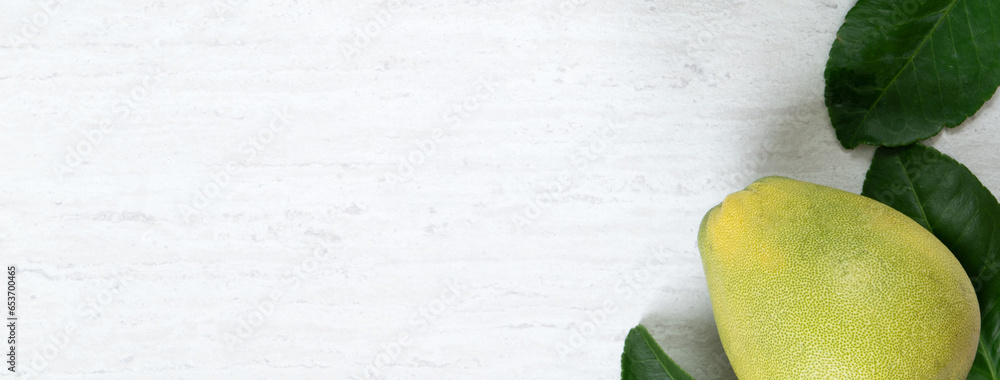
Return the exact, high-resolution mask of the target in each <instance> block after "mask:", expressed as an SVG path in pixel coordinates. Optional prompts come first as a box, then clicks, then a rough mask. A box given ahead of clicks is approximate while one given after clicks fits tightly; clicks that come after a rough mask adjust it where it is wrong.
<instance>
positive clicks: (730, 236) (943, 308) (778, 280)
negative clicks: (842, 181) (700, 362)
mask: <svg viewBox="0 0 1000 380" xmlns="http://www.w3.org/2000/svg"><path fill="white" fill-rule="evenodd" d="M698 248H699V250H700V251H701V259H702V264H703V265H704V268H705V278H706V280H707V281H708V289H709V295H710V297H711V300H712V308H713V312H714V314H715V321H716V324H717V325H718V328H719V336H720V337H721V338H722V344H723V347H724V348H725V350H726V354H727V355H728V356H729V360H730V362H731V363H732V366H733V370H734V371H735V372H736V375H737V376H738V377H739V378H740V379H741V380H781V379H810V380H819V379H839V380H842V379H866V380H881V379H885V380H890V379H891V380H909V379H914V380H916V379H920V380H935V379H941V380H951V379H962V380H964V379H965V378H966V376H967V374H968V373H969V369H970V368H971V367H972V361H973V360H974V359H975V354H976V348H977V346H978V343H979V328H980V326H979V323H980V322H979V320H980V317H979V304H978V302H977V301H976V294H975V291H974V290H973V288H972V283H971V281H969V277H968V276H967V275H966V273H965V271H964V270H963V269H962V266H961V264H959V263H958V260H957V259H955V257H954V255H952V253H951V252H950V251H949V250H948V248H946V247H945V246H944V245H943V244H942V243H941V242H940V241H938V240H937V238H935V237H934V235H933V234H931V233H930V232H929V231H927V230H926V229H924V228H923V227H922V226H920V225H919V224H917V223H916V222H914V221H913V220H911V219H910V218H909V217H907V216H906V215H903V214H902V213H900V212H898V211H896V210H894V209H892V208H890V207H889V206H886V205H884V204H882V203H879V202H877V201H875V200H872V199H870V198H867V197H863V196H861V195H857V194H852V193H849V192H846V191H842V190H837V189H834V188H830V187H826V186H821V185H816V184H812V183H807V182H801V181H796V180H793V179H788V178H784V177H765V178H762V179H760V180H757V181H756V182H754V183H753V184H751V185H750V186H748V187H747V188H746V189H745V190H743V191H739V192H736V193H733V194H730V195H729V196H728V197H726V199H725V201H723V202H722V204H720V205H718V206H716V207H715V208H713V209H712V210H710V211H709V212H708V214H707V215H705V218H704V220H703V221H702V223H701V228H700V230H699V232H698Z"/></svg>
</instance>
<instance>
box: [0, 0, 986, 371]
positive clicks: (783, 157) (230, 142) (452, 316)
mask: <svg viewBox="0 0 1000 380" xmlns="http://www.w3.org/2000/svg"><path fill="white" fill-rule="evenodd" d="M852 4H853V2H850V1H846V0H819V1H813V0H811V1H765V2H748V1H742V0H708V1H697V2H695V1H661V0H655V1H634V2H614V1H593V0H554V1H516V0H511V1H494V0H466V1H446V2H417V1H410V0H394V1H391V2H389V3H378V2H371V3H354V2H346V1H329V0H326V1H324V0H304V1H291V0H276V1H268V2H264V1H255V0H215V1H208V2H198V1H181V2H169V1H150V0H140V1H132V2H118V1H104V0H95V1H89V2H76V1H68V0H61V1H54V0H38V1H36V2H32V1H26V0H11V1H8V2H5V3H4V5H3V8H2V9H3V10H2V11H0V28H3V30H0V33H3V35H2V36H0V37H2V41H0V99H3V101H2V103H0V110H2V113H0V114H2V116H3V117H0V128H2V131H3V139H2V142H0V144H2V146H0V148H2V149H0V158H2V160H3V163H4V165H3V168H2V171H0V176H2V177H0V191H2V197H0V205H2V207H0V257H2V258H3V262H2V263H0V264H2V265H3V266H7V265H17V266H18V269H19V276H18V279H19V289H20V298H19V312H20V314H19V318H20V326H19V330H18V334H19V337H20V340H19V344H18V348H19V356H18V360H19V363H18V370H19V372H18V375H19V376H22V377H24V378H39V379H42V378H46V379H47V378H52V379H55V378H59V379H135V378H143V379H189V378H240V379H274V378H288V379H350V378H358V379H369V378H370V379H375V378H378V379H382V378H389V379H614V378H617V376H618V373H619V355H620V353H621V348H622V342H623V339H624V337H625V333H626V332H627V331H628V329H629V328H631V327H632V326H634V325H635V324H637V323H639V322H644V323H646V324H647V325H648V326H649V327H650V329H651V331H652V332H653V333H654V335H655V336H656V337H657V338H658V340H660V342H661V345H662V346H663V347H664V349H665V350H666V351H667V352H668V353H669V354H670V355H672V356H673V357H674V359H676V361H677V362H678V363H680V364H681V365H682V366H683V367H685V368H686V369H687V370H688V371H689V372H690V373H691V374H692V375H694V376H695V377H696V378H698V379H699V380H713V379H734V378H735V376H734V375H733V374H732V372H731V369H729V367H728V365H727V364H725V363H726V360H725V356H724V354H723V351H722V349H721V346H720V344H719V343H718V336H717V333H716V331H715V327H714V322H713V320H712V314H711V307H710V305H709V299H708V297H707V290H706V286H705V283H704V276H703V274H702V270H701V263H700V259H699V256H698V253H697V249H696V245H695V238H696V229H697V227H698V223H699V221H700V219H701V217H702V215H703V214H704V212H705V211H707V210H708V209H709V208H710V207H711V206H713V205H714V204H716V203H718V202H719V201H721V200H722V198H723V197H724V196H725V195H726V194H728V193H730V192H733V191H736V190H738V189H740V188H742V187H743V186H745V185H746V184H748V183H749V182H751V181H752V180H754V179H756V178H758V177H761V176H764V175H771V174H780V175H785V176H790V177H793V178H797V179H802V180H807V181H811V182H817V183H821V184H826V185H830V186H834V187H838V188H842V189H845V190H849V191H853V192H859V191H860V189H861V184H862V180H863V178H864V174H865V171H866V169H867V165H868V163H869V160H870V158H871V155H872V152H873V149H871V148H870V147H862V148H858V149H856V150H854V151H845V150H843V149H842V148H840V146H839V144H838V143H837V142H836V140H835V138H834V134H833V130H832V128H831V127H830V125H829V120H828V118H827V116H826V109H825V107H824V105H823V99H822V89H823V79H822V73H823V68H824V65H825V62H826V57H827V53H828V51H829V46H830V43H831V42H832V41H833V38H834V33H835V31H836V30H837V28H838V27H839V26H840V24H841V22H842V21H843V17H844V14H845V13H846V12H847V9H848V8H849V7H850V6H851V5H852ZM998 125H1000V112H998V109H997V106H996V104H995V102H990V103H988V104H987V106H986V107H985V108H984V109H983V110H982V111H981V112H980V113H979V114H978V115H977V116H976V118H975V119H974V120H970V121H969V122H967V123H966V124H965V125H964V126H962V127H960V128H958V129H956V130H949V131H946V132H944V133H943V134H942V135H941V136H939V137H936V138H934V139H933V140H932V141H931V143H932V144H933V145H934V146H935V147H937V148H938V149H941V150H942V151H944V152H945V153H947V154H950V155H952V156H953V157H955V158H956V159H958V160H959V161H960V162H963V163H965V164H966V165H967V166H969V167H970V168H971V169H972V170H973V171H974V172H976V173H977V174H978V175H979V176H980V178H981V179H982V180H983V182H984V183H985V184H986V185H987V186H988V187H989V188H990V189H991V190H993V191H994V192H995V193H1000V172H998V171H997V170H996V168H997V167H998V166H1000V158H998V156H997V146H998V142H1000V132H998V131H1000V127H998ZM3 376H8V377H9V376H10V374H9V373H6V372H5V374H4V375H3ZM3 376H0V377H3Z"/></svg>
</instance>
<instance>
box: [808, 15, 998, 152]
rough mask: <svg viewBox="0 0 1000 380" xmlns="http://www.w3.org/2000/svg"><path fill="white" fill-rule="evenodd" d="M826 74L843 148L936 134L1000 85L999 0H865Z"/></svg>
mask: <svg viewBox="0 0 1000 380" xmlns="http://www.w3.org/2000/svg"><path fill="white" fill-rule="evenodd" d="M824 77H825V78H826V105H827V107H828V108H829V112H830V119H831V121H832V122H833V127H834V129H836V131H837V138H838V139H840V143H841V144H842V145H843V146H844V147H845V148H848V149H850V148H854V147H856V146H858V144H859V143H866V144H872V145H884V146H901V145H907V144H910V143H913V142H915V141H917V140H922V139H925V138H928V137H931V136H934V135H935V134H937V133H938V132H940V131H941V128H942V127H945V126H947V127H954V126H957V125H959V124H961V123H962V121H964V120H965V119H966V118H968V117H969V116H972V114H974V113H976V111H977V110H979V108H980V107H982V106H983V103H985V102H986V101H987V100H989V98H990V97H991V96H993V93H994V92H995V91H996V89H997V86H998V85H1000V3H998V2H997V1H996V0H859V1H858V2H857V4H856V5H855V6H854V8H852V9H851V10H850V11H849V12H848V13H847V17H846V19H845V21H844V24H843V25H842V26H841V27H840V30H839V31H838V32H837V38H836V40H834V42H833V47H832V48H831V49H830V59H829V61H828V62H827V65H826V73H825V75H824Z"/></svg>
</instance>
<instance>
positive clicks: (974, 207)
mask: <svg viewBox="0 0 1000 380" xmlns="http://www.w3.org/2000/svg"><path fill="white" fill-rule="evenodd" d="M861 195H864V196H867V197H870V198H873V199H875V200H878V201H880V202H882V203H885V204H887V205H889V206H891V207H892V208H895V209H896V210H899V211H900V212H902V213H904V214H906V215H908V216H909V217H911V218H913V219H914V220H916V221H917V223H920V224H921V225H923V226H924V227H925V228H927V229H928V230H930V231H931V232H932V233H933V234H934V236H937V238H938V239H939V240H941V242H942V243H944V245H945V246H947V247H948V249H950V250H951V252H952V253H953V254H954V255H955V257H956V258H958V261H959V262H961V263H962V267H964V268H965V271H966V273H968V275H969V278H970V279H971V280H972V285H973V287H974V288H975V289H976V295H977V297H978V299H979V309H980V313H981V315H982V333H981V334H980V337H979V352H978V353H977V355H976V361H975V363H973V366H972V371H971V372H970V373H969V377H968V378H969V379H974V380H987V379H988V380H1000V203H997V199H996V198H995V197H994V196H993V194H991V193H990V191H989V190H988V189H986V187H984V186H983V184H982V183H980V182H979V179H977V178H976V176H975V175H973V174H972V172H971V171H969V169H968V168H966V167H965V166H964V165H962V164H960V163H958V162H957V161H955V160H954V159H952V158H951V157H948V156H946V155H944V154H941V152H938V151H937V150H935V149H934V148H931V147H927V146H924V145H920V144H916V145H911V146H907V147H902V148H884V147H883V148H879V149H878V150H877V151H875V158H874V159H873V160H872V166H871V168H870V169H869V170H868V176H867V178H865V184H864V188H863V190H862V192H861Z"/></svg>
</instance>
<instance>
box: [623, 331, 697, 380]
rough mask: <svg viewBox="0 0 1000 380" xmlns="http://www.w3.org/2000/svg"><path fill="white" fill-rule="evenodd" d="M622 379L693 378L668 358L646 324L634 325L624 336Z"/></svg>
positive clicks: (682, 379)
mask: <svg viewBox="0 0 1000 380" xmlns="http://www.w3.org/2000/svg"><path fill="white" fill-rule="evenodd" d="M622 380H694V378H693V377H691V375H688V373H687V372H684V370H683V369H681V367H680V366H678V365H677V363H674V361H673V360H670V357H668V356H667V354H665V353H663V349H662V348H660V345H659V344H657V343H656V340H655V339H653V336H652V335H649V330H646V326H643V325H638V326H635V328H633V329H632V330H631V331H629V332H628V336H627V337H625V352H623V353H622Z"/></svg>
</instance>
